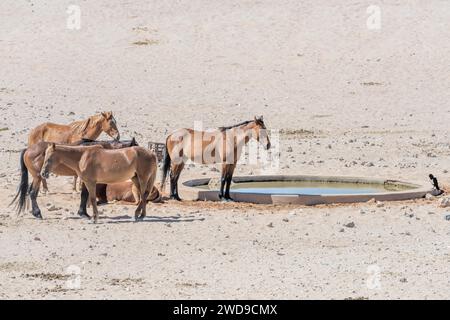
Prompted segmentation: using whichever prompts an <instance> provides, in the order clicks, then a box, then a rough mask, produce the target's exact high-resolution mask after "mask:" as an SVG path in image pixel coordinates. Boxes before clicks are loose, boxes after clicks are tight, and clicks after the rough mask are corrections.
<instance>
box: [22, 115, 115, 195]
mask: <svg viewBox="0 0 450 320" xmlns="http://www.w3.org/2000/svg"><path fill="white" fill-rule="evenodd" d="M102 132H104V133H106V134H107V135H109V136H110V137H111V138H113V139H115V140H119V139H120V133H119V130H118V129H117V122H116V119H115V118H114V115H113V113H112V111H108V112H102V113H100V114H96V115H93V116H91V117H89V118H87V119H86V120H82V121H75V122H72V123H70V124H68V125H63V124H56V123H51V122H46V123H43V124H41V125H39V126H37V127H36V128H34V129H33V130H31V132H30V135H29V136H28V147H31V146H32V145H34V144H36V143H38V142H54V143H61V144H71V143H75V142H77V141H80V140H83V139H88V140H95V139H97V138H98V137H99V136H100V134H101V133H102ZM42 185H43V188H44V191H47V190H48V188H47V182H46V181H45V179H43V180H42ZM75 186H76V178H75V179H74V189H76V187H75Z"/></svg>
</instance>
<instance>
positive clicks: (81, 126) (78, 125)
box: [70, 114, 103, 134]
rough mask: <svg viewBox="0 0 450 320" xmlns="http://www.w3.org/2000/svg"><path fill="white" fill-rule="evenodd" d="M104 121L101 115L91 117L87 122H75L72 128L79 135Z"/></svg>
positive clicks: (71, 125)
mask: <svg viewBox="0 0 450 320" xmlns="http://www.w3.org/2000/svg"><path fill="white" fill-rule="evenodd" d="M102 119H103V116H102V115H101V114H96V115H93V116H90V117H89V118H87V119H86V120H80V121H74V122H72V123H71V124H70V127H71V128H72V129H73V130H74V131H75V132H77V133H80V134H83V133H84V132H85V131H86V129H87V128H89V127H92V126H95V125H96V124H97V123H98V122H99V121H101V120H102Z"/></svg>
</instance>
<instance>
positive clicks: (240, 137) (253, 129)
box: [161, 116, 270, 200]
mask: <svg viewBox="0 0 450 320" xmlns="http://www.w3.org/2000/svg"><path fill="white" fill-rule="evenodd" d="M252 138H255V139H256V140H257V141H258V142H260V143H261V144H262V145H263V146H264V147H265V148H266V150H268V149H270V140H269V137H268V135H267V129H266V126H265V124H264V120H263V117H262V116H261V117H259V118H258V117H255V119H254V120H250V121H244V122H242V123H239V124H236V125H234V126H230V127H221V128H219V130H215V131H196V130H193V129H178V130H176V131H174V132H173V133H172V134H170V135H169V136H168V137H167V139H166V149H165V153H164V160H163V176H162V181H161V191H163V190H164V184H165V180H166V177H167V174H168V173H169V171H170V198H171V199H176V200H181V199H180V196H179V195H178V179H179V177H180V173H181V171H182V170H183V167H184V164H185V162H186V161H187V160H188V159H190V160H191V161H193V162H194V163H200V164H214V163H222V176H221V180H220V191H219V198H220V199H225V200H232V199H231V197H230V185H231V180H232V178H233V173H234V169H235V168H236V163H237V162H238V160H239V158H240V156H241V153H242V148H243V147H244V145H246V144H247V143H248V141H249V140H250V139H252ZM224 188H225V192H224Z"/></svg>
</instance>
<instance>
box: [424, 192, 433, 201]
mask: <svg viewBox="0 0 450 320" xmlns="http://www.w3.org/2000/svg"><path fill="white" fill-rule="evenodd" d="M425 199H427V200H431V199H433V195H432V194H431V193H427V194H426V195H425Z"/></svg>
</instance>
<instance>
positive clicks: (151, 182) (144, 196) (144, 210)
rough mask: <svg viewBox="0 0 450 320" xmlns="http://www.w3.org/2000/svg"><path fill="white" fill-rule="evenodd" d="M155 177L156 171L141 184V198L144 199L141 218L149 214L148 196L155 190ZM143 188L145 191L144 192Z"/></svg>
mask: <svg viewBox="0 0 450 320" xmlns="http://www.w3.org/2000/svg"><path fill="white" fill-rule="evenodd" d="M155 179H156V173H155V174H151V175H150V177H149V178H148V179H147V180H146V181H147V183H146V184H145V185H144V184H141V200H142V210H141V211H142V212H141V215H140V216H139V219H141V220H143V219H144V218H145V216H146V215H147V201H148V196H149V195H150V192H151V191H152V190H153V185H154V184H155ZM142 190H143V191H144V192H142Z"/></svg>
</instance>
